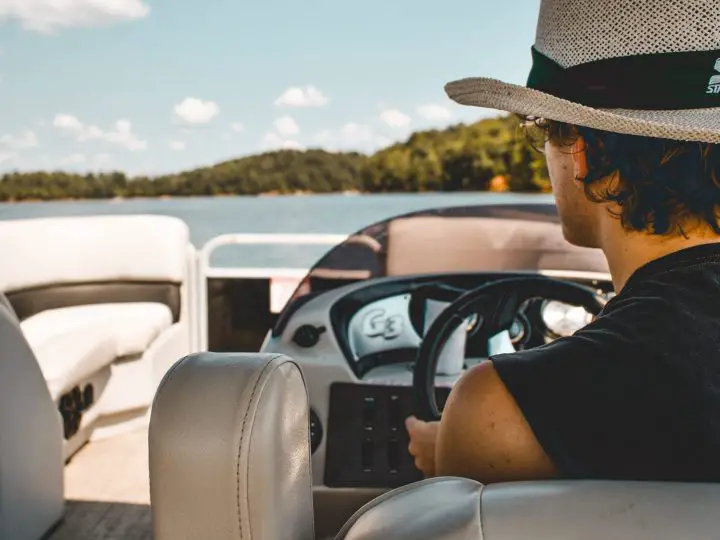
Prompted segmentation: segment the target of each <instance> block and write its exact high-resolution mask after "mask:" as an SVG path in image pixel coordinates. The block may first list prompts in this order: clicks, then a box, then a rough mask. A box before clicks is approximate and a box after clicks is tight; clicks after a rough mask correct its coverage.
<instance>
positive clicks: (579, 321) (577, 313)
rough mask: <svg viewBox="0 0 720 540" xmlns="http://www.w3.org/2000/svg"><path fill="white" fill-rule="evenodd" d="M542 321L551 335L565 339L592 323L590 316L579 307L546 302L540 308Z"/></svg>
mask: <svg viewBox="0 0 720 540" xmlns="http://www.w3.org/2000/svg"><path fill="white" fill-rule="evenodd" d="M542 320H543V322H544V323H545V326H546V327H547V329H548V330H550V331H551V332H552V333H553V334H555V335H556V336H559V337H567V336H571V335H573V334H574V333H575V332H577V331H578V330H580V329H581V328H582V327H583V326H585V325H586V324H588V323H589V322H590V321H592V315H591V314H590V313H588V312H587V311H585V309H584V308H582V307H580V306H571V305H569V304H565V303H563V302H558V301H557V300H548V301H547V302H545V303H544V304H543V306H542Z"/></svg>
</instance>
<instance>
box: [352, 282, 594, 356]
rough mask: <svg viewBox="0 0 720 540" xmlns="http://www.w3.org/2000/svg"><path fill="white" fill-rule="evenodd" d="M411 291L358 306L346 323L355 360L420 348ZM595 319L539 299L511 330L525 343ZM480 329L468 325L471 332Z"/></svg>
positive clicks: (516, 339) (569, 330) (565, 333)
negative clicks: (414, 321) (413, 319)
mask: <svg viewBox="0 0 720 540" xmlns="http://www.w3.org/2000/svg"><path fill="white" fill-rule="evenodd" d="M411 302H412V293H403V294H399V295H395V296H390V297H387V298H382V299H380V300H376V301H373V302H370V303H368V304H366V305H365V306H363V307H361V308H360V309H358V310H357V311H356V312H355V313H354V314H353V315H352V316H351V317H350V319H349V322H348V324H347V340H348V345H349V350H350V353H351V356H352V360H353V361H355V362H358V361H359V360H361V359H363V358H368V357H372V356H376V355H378V354H381V353H383V352H387V351H390V350H411V349H417V348H419V347H420V345H421V343H422V335H421V334H420V333H419V332H418V328H417V325H416V324H413V321H412V316H411ZM590 321H592V315H591V314H590V313H588V312H587V311H586V310H585V309H583V308H582V307H579V306H572V305H569V304H564V303H562V302H559V301H556V300H549V301H548V300H540V301H539V306H535V309H532V310H525V311H523V312H521V314H520V316H519V317H518V319H517V320H516V321H515V323H514V324H513V326H512V327H511V329H510V337H511V339H512V340H513V342H514V343H516V344H517V343H518V342H523V343H524V342H526V341H527V340H528V338H529V334H530V333H532V332H536V333H537V332H540V333H542V334H543V335H544V337H545V338H546V339H545V341H550V340H552V339H556V338H559V337H564V336H570V335H572V334H574V333H575V332H577V331H578V330H580V329H581V328H582V327H584V326H585V325H586V324H588V323H589V322H590ZM478 329H479V326H478V325H476V324H469V325H468V333H469V334H471V335H472V334H473V333H474V332H476V331H477V330H478Z"/></svg>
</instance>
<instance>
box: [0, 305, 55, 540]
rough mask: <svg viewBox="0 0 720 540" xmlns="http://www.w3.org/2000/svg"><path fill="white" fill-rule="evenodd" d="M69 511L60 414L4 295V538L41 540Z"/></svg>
mask: <svg viewBox="0 0 720 540" xmlns="http://www.w3.org/2000/svg"><path fill="white" fill-rule="evenodd" d="M63 506H64V501H63V446H62V424H61V420H60V414H59V413H58V410H57V408H56V407H55V404H54V403H53V400H52V399H51V397H50V394H49V392H48V388H47V385H46V384H45V380H44V378H43V375H42V372H41V371H40V368H39V366H38V363H37V361H36V359H35V356H34V354H33V351H32V349H31V348H30V346H29V345H28V342H27V340H26V339H25V336H23V333H22V331H21V330H20V326H19V324H18V321H17V318H16V317H15V314H14V313H13V311H12V308H11V306H10V304H9V303H8V302H7V300H6V299H5V297H4V295H2V294H0V538H1V539H3V540H5V539H8V540H10V539H12V540H39V539H40V538H42V537H43V536H44V535H45V534H46V532H47V531H48V530H49V529H50V528H52V526H53V525H54V524H55V523H56V522H57V521H58V520H59V519H60V518H61V517H62V513H63Z"/></svg>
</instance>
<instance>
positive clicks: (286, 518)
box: [149, 353, 314, 540]
mask: <svg viewBox="0 0 720 540" xmlns="http://www.w3.org/2000/svg"><path fill="white" fill-rule="evenodd" d="M149 438H150V441H149V442H150V496H151V502H152V513H153V524H154V530H155V540H184V539H196V538H207V539H208V540H240V539H243V540H276V539H277V540H279V539H283V540H313V539H314V530H313V507H312V476H311V472H310V441H309V406H308V395H307V389H306V386H305V381H304V379H303V375H302V372H301V371H300V368H299V367H298V365H297V364H296V363H295V362H294V361H292V360H291V359H289V358H287V357H285V356H281V355H276V354H216V353H200V354H194V355H190V356H187V357H185V358H183V359H182V360H180V361H178V362H177V363H176V364H175V365H174V366H173V367H172V368H171V369H170V370H169V371H168V373H167V374H166V375H165V377H164V379H163V381H162V382H161V384H160V387H159V389H158V391H157V394H156V396H155V401H154V404H153V410H152V414H151V419H150V434H149Z"/></svg>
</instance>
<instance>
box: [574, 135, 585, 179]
mask: <svg viewBox="0 0 720 540" xmlns="http://www.w3.org/2000/svg"><path fill="white" fill-rule="evenodd" d="M570 151H571V152H572V157H573V163H574V164H575V171H574V172H575V179H577V180H580V179H584V178H586V177H587V175H588V164H587V151H586V149H585V139H583V138H582V137H580V136H578V138H577V141H575V144H573V146H572V149H571V150H570Z"/></svg>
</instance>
